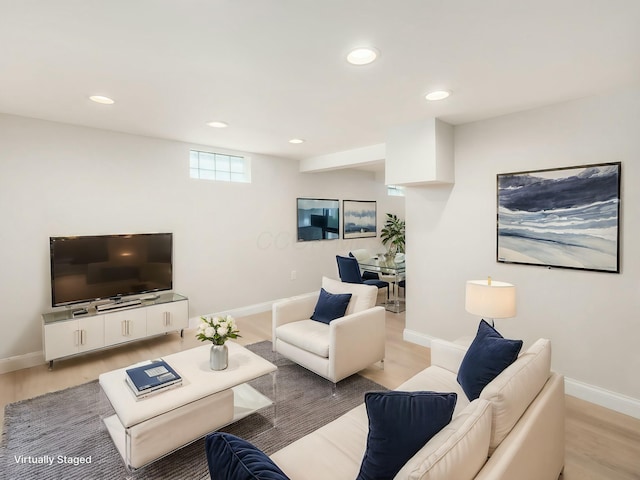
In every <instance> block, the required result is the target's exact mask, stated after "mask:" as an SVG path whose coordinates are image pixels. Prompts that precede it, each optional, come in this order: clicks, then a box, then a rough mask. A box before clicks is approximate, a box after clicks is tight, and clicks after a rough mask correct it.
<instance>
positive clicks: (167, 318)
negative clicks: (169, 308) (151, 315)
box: [163, 312, 171, 327]
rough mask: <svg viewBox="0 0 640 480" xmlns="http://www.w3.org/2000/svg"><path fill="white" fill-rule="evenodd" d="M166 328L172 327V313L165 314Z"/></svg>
mask: <svg viewBox="0 0 640 480" xmlns="http://www.w3.org/2000/svg"><path fill="white" fill-rule="evenodd" d="M163 315H164V319H163V320H164V326H165V327H168V326H169V325H171V312H164V313H163Z"/></svg>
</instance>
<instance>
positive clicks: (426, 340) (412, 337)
mask: <svg viewBox="0 0 640 480" xmlns="http://www.w3.org/2000/svg"><path fill="white" fill-rule="evenodd" d="M434 338H436V337H432V336H431V335H427V334H426V333H422V332H416V331H415V330H409V329H408V328H405V329H404V330H403V332H402V339H403V340H405V341H407V342H411V343H416V344H418V345H422V346H423V347H427V348H430V347H431V340H433V339H434Z"/></svg>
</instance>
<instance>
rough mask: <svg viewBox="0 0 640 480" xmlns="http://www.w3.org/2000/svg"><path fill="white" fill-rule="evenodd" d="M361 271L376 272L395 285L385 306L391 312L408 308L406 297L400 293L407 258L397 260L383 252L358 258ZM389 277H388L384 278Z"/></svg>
mask: <svg viewBox="0 0 640 480" xmlns="http://www.w3.org/2000/svg"><path fill="white" fill-rule="evenodd" d="M358 264H359V265H360V270H361V271H363V272H364V271H367V272H376V273H378V274H380V275H381V276H382V277H383V278H381V280H388V281H389V283H390V286H391V284H392V285H393V286H394V288H392V290H391V292H390V294H389V299H388V300H387V302H386V303H385V308H386V310H387V311H389V312H393V313H400V312H404V311H405V309H406V305H405V299H404V298H400V296H399V294H398V290H399V283H400V281H401V280H404V278H405V260H404V258H403V259H402V261H396V260H395V257H387V256H385V255H383V254H380V255H375V256H373V257H370V258H366V259H360V260H358ZM384 277H387V278H384Z"/></svg>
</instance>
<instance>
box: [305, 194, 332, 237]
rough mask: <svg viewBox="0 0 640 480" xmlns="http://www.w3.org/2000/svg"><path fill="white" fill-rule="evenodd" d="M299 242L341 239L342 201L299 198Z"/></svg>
mask: <svg viewBox="0 0 640 480" xmlns="http://www.w3.org/2000/svg"><path fill="white" fill-rule="evenodd" d="M297 201H298V223H297V225H298V236H297V238H298V242H307V241H311V240H333V239H337V238H340V200H333V199H326V198H298V200H297Z"/></svg>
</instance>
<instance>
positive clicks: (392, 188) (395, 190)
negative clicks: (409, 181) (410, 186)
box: [387, 185, 404, 197]
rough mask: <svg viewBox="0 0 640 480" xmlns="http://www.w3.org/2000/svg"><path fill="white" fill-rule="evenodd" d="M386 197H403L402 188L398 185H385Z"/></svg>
mask: <svg viewBox="0 0 640 480" xmlns="http://www.w3.org/2000/svg"><path fill="white" fill-rule="evenodd" d="M387 195H389V196H391V197H404V187H401V186H399V185H387Z"/></svg>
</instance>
